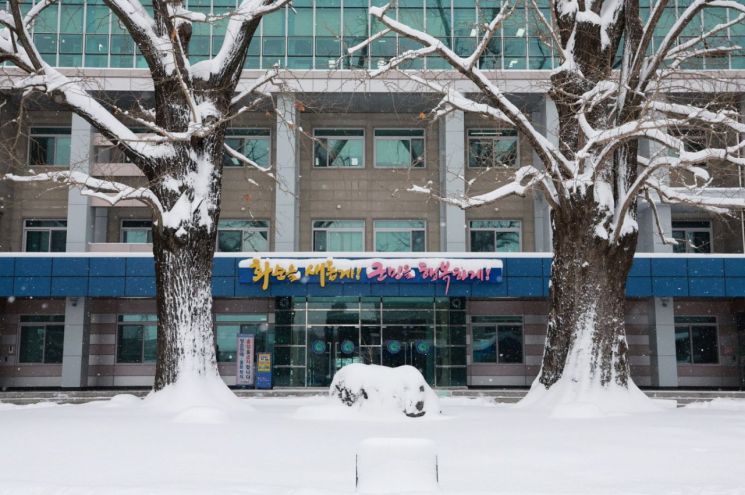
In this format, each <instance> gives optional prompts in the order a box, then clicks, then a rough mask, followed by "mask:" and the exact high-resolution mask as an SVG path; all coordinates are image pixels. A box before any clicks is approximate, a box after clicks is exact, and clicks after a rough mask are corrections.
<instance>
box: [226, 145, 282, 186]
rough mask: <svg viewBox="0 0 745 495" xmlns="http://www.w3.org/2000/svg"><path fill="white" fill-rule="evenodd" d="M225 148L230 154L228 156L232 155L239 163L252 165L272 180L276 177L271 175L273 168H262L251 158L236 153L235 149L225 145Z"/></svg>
mask: <svg viewBox="0 0 745 495" xmlns="http://www.w3.org/2000/svg"><path fill="white" fill-rule="evenodd" d="M223 148H225V151H226V152H227V153H228V155H230V156H231V157H232V158H235V159H236V160H238V161H239V162H241V163H244V164H246V165H250V166H251V167H253V168H255V169H256V170H259V171H260V172H263V173H265V174H267V175H268V176H269V177H272V178H273V177H274V176H273V174H272V173H271V169H272V167H271V166H267V167H262V166H261V165H259V164H258V163H256V162H255V161H253V160H251V159H250V158H249V157H247V156H246V155H244V154H243V153H240V152H239V151H236V150H235V149H233V148H231V147H230V146H228V145H227V144H223Z"/></svg>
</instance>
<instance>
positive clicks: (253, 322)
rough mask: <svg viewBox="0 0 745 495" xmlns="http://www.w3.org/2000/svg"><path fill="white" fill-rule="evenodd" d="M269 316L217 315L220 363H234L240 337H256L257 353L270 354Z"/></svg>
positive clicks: (255, 346)
mask: <svg viewBox="0 0 745 495" xmlns="http://www.w3.org/2000/svg"><path fill="white" fill-rule="evenodd" d="M267 320H268V318H267V316H266V315H265V314H217V315H215V322H216V323H215V326H216V328H217V334H216V335H215V343H216V346H217V362H218V363H234V362H235V354H236V351H237V344H238V335H239V334H242V335H254V337H255V340H254V349H255V350H256V352H269V348H268V347H267V346H268V342H267V341H268V339H267V336H268V333H269V332H268V331H267V330H269V326H268V324H267Z"/></svg>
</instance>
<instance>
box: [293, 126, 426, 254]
mask: <svg viewBox="0 0 745 495" xmlns="http://www.w3.org/2000/svg"><path fill="white" fill-rule="evenodd" d="M299 120H300V123H301V126H302V128H303V130H304V131H305V132H307V133H308V135H310V136H312V135H313V129H315V128H355V129H364V130H365V167H364V168H360V169H338V168H330V169H323V168H315V167H313V141H312V139H310V138H309V137H308V135H303V134H301V136H300V138H299V147H300V153H299V155H300V157H299V160H300V163H299V167H298V168H299V173H300V199H299V204H300V218H299V222H300V224H299V227H300V228H299V230H300V250H301V251H310V250H312V241H311V230H312V227H311V226H312V221H314V220H336V219H353V220H365V250H367V251H372V250H373V249H374V242H373V220H392V219H411V220H426V222H427V249H428V250H429V251H437V250H439V249H440V224H439V222H440V205H439V204H438V203H437V202H436V201H432V200H430V199H429V198H428V197H427V196H424V195H421V194H414V193H408V192H406V191H405V189H406V188H407V187H409V186H410V185H412V184H418V185H421V184H426V183H427V182H428V181H432V182H433V183H434V184H439V180H440V179H439V177H440V173H439V167H440V164H439V153H438V149H439V139H438V130H437V126H436V125H435V126H428V127H425V126H423V125H422V123H421V121H420V120H419V118H418V115H413V114H402V115H389V114H386V115H381V114H349V115H338V114H301V116H300V119H299ZM396 127H401V128H406V127H408V128H413V127H422V128H424V129H425V140H426V145H425V159H426V164H425V167H424V168H422V169H405V170H403V169H400V170H388V169H378V168H375V167H374V130H375V129H376V128H396Z"/></svg>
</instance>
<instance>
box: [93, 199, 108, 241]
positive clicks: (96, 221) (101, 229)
mask: <svg viewBox="0 0 745 495" xmlns="http://www.w3.org/2000/svg"><path fill="white" fill-rule="evenodd" d="M108 230H109V209H108V208H106V207H102V206H99V207H95V208H93V239H92V240H93V242H97V243H102V242H106V241H107V239H106V236H107V233H108Z"/></svg>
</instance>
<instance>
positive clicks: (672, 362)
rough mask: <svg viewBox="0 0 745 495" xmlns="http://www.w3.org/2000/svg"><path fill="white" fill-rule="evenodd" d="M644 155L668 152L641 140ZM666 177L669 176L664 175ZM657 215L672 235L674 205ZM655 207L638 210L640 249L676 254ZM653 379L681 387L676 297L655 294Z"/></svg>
mask: <svg viewBox="0 0 745 495" xmlns="http://www.w3.org/2000/svg"><path fill="white" fill-rule="evenodd" d="M639 151H640V153H641V154H642V156H646V157H650V158H651V157H654V156H657V155H658V154H660V153H662V152H664V150H662V148H661V147H660V145H658V144H657V143H654V142H649V141H646V142H645V141H642V142H641V143H640V150H639ZM662 178H663V179H666V178H667V177H662ZM654 197H656V196H653V198H654ZM656 209H657V217H658V219H659V222H660V225H661V226H662V229H663V231H664V233H665V236H666V237H672V212H671V209H670V205H664V204H661V203H656ZM657 221H658V220H656V219H655V214H654V211H653V210H652V208H651V207H650V206H649V205H648V204H646V203H640V205H639V208H638V212H637V222H638V224H639V241H638V244H637V252H641V253H667V254H672V252H673V247H672V246H671V245H670V244H665V243H663V242H662V238H661V237H660V233H659V229H658V227H657ZM649 304H650V322H649V323H650V327H649V351H650V355H649V357H650V367H651V369H650V375H651V376H650V378H651V382H652V386H655V387H677V386H678V361H677V358H676V355H675V310H674V307H675V301H674V299H673V298H672V297H653V298H652V299H651V300H650V303H649Z"/></svg>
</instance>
